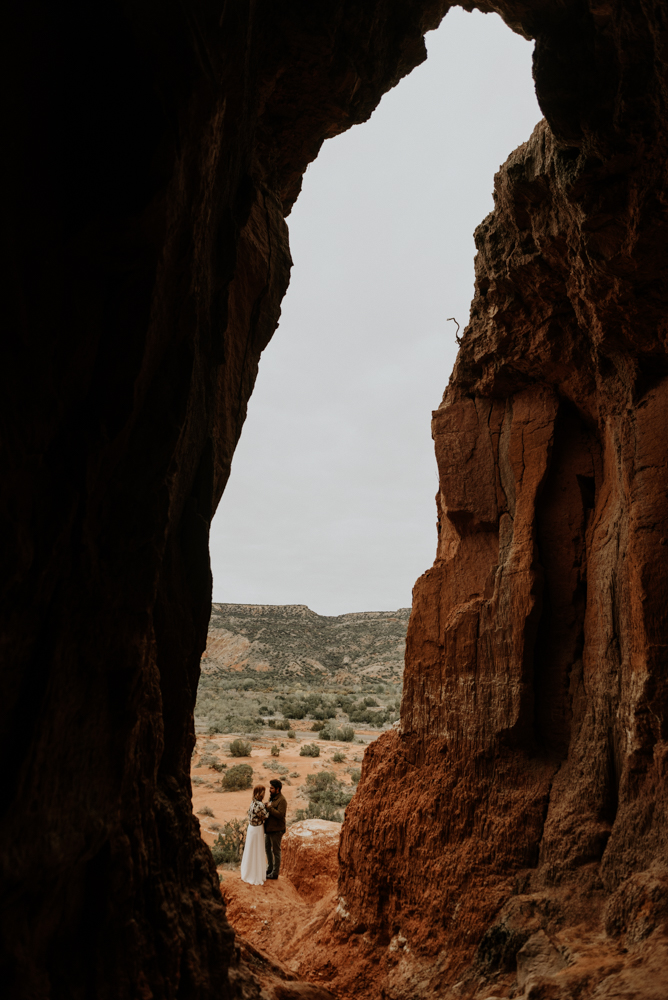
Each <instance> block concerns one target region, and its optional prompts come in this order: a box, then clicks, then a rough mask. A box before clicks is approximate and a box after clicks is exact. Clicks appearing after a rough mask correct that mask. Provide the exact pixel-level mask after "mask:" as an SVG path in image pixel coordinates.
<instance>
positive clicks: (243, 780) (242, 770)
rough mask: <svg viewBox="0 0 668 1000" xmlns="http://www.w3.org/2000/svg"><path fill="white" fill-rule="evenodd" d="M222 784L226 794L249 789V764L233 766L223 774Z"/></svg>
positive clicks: (251, 782)
mask: <svg viewBox="0 0 668 1000" xmlns="http://www.w3.org/2000/svg"><path fill="white" fill-rule="evenodd" d="M222 784H223V788H224V790H225V791H226V792H236V791H239V790H240V789H242V788H250V787H251V785H252V784H253V768H252V767H251V766H250V764H235V766H234V767H230V768H229V770H228V771H227V772H226V773H225V775H224V777H223V782H222Z"/></svg>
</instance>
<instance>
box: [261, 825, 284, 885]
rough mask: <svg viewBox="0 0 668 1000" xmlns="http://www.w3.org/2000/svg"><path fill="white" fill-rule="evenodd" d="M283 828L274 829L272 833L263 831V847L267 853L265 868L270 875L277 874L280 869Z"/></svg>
mask: <svg viewBox="0 0 668 1000" xmlns="http://www.w3.org/2000/svg"><path fill="white" fill-rule="evenodd" d="M282 839H283V830H276V831H275V832H274V833H265V835H264V849H265V852H266V854H267V868H268V869H269V871H270V873H271V874H272V875H276V876H278V873H279V872H280V870H281V841H282Z"/></svg>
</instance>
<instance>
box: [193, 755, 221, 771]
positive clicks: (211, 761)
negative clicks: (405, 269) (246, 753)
mask: <svg viewBox="0 0 668 1000" xmlns="http://www.w3.org/2000/svg"><path fill="white" fill-rule="evenodd" d="M198 766H199V767H212V768H213V769H214V771H222V770H223V768H224V767H227V764H221V762H220V761H219V760H218V758H217V757H214V756H213V754H208V753H203V754H202V756H201V757H200V759H199V765H198Z"/></svg>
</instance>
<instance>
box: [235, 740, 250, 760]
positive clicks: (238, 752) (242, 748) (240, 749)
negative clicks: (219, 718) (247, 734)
mask: <svg viewBox="0 0 668 1000" xmlns="http://www.w3.org/2000/svg"><path fill="white" fill-rule="evenodd" d="M252 749H253V747H252V744H251V743H249V742H248V740H232V742H231V743H230V756H231V757H250V755H251V750H252Z"/></svg>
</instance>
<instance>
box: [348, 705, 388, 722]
mask: <svg viewBox="0 0 668 1000" xmlns="http://www.w3.org/2000/svg"><path fill="white" fill-rule="evenodd" d="M348 719H349V720H350V722H358V723H359V722H364V723H366V724H367V725H370V726H374V725H378V723H379V721H380V723H381V725H382V723H383V722H384V721H385V720H384V719H383V718H382V712H372V711H371V709H368V708H356V709H353V711H352V712H349V713H348Z"/></svg>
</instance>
